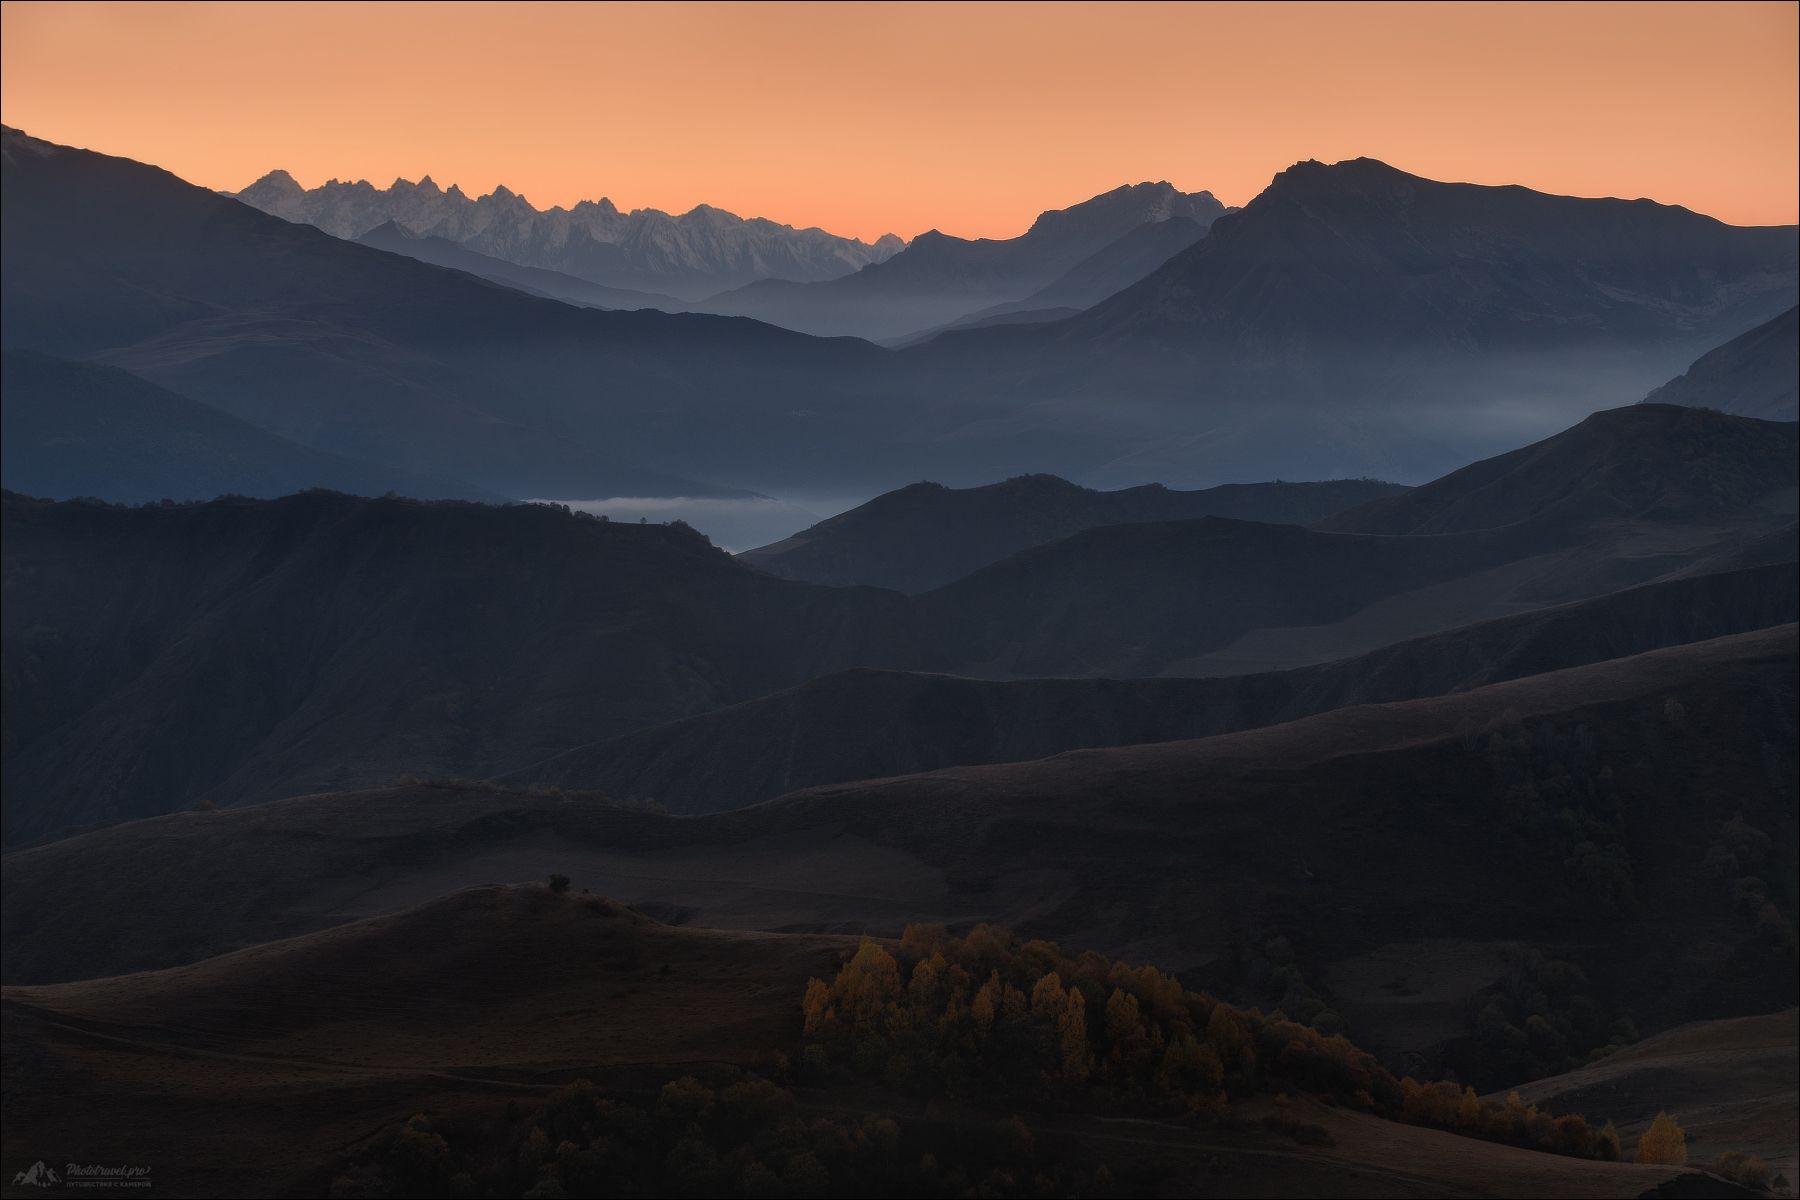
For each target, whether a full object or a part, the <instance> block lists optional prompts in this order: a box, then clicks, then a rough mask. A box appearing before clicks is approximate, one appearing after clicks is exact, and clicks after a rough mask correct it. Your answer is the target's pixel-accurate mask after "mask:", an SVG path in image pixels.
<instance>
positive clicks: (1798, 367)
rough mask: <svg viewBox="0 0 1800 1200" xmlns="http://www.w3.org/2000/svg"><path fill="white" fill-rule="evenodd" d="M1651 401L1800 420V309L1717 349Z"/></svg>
mask: <svg viewBox="0 0 1800 1200" xmlns="http://www.w3.org/2000/svg"><path fill="white" fill-rule="evenodd" d="M1645 403H1647V404H1686V405H1689V406H1691V407H1694V408H1716V409H1718V410H1719V411H1720V412H1728V413H1736V414H1737V415H1738V416H1740V417H1761V418H1762V419H1763V420H1765V421H1793V420H1800V308H1790V309H1788V310H1787V311H1786V312H1784V313H1782V314H1781V315H1780V316H1779V317H1776V318H1775V319H1774V320H1772V321H1769V322H1768V323H1766V324H1763V325H1758V326H1757V327H1756V328H1755V329H1752V330H1750V332H1748V333H1745V334H1743V335H1741V336H1739V337H1735V338H1733V339H1731V340H1730V341H1729V342H1726V343H1725V344H1724V345H1723V346H1720V347H1719V348H1718V349H1717V350H1709V351H1707V352H1706V353H1705V354H1703V355H1701V356H1700V358H1699V359H1697V360H1696V361H1695V363H1694V365H1693V366H1691V367H1689V368H1688V369H1687V372H1686V373H1685V374H1683V375H1681V376H1679V377H1678V378H1675V379H1671V380H1670V381H1669V382H1668V383H1665V384H1664V385H1663V386H1661V387H1659V388H1657V389H1656V390H1655V391H1654V392H1651V393H1650V394H1649V395H1648V396H1647V397H1645Z"/></svg>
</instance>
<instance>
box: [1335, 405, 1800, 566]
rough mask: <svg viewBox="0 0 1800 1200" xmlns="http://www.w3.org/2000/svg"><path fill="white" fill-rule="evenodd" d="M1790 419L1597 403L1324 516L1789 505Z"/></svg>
mask: <svg viewBox="0 0 1800 1200" xmlns="http://www.w3.org/2000/svg"><path fill="white" fill-rule="evenodd" d="M1797 449H1800V434H1797V430H1796V426H1794V425H1792V424H1789V423H1777V422H1772V421H1758V420H1755V419H1753V418H1747V417H1732V416H1726V415H1722V414H1719V413H1715V412H1698V411H1695V410H1693V409H1684V408H1680V407H1677V406H1675V405H1663V404H1639V405H1635V406H1632V407H1628V408H1617V409H1613V410H1612V411H1610V412H1601V413H1595V414H1594V415H1593V416H1591V417H1589V418H1588V419H1587V420H1585V421H1583V422H1581V424H1579V425H1577V426H1575V427H1574V428H1573V429H1569V430H1566V431H1564V432H1563V433H1559V434H1557V435H1556V436H1555V437H1552V438H1546V439H1545V440H1544V441H1541V442H1538V443H1536V444H1534V445H1530V446H1526V447H1524V448H1523V449H1520V450H1515V451H1513V452H1512V453H1510V454H1502V455H1500V456H1498V457H1496V458H1491V459H1488V460H1486V461H1485V462H1478V463H1474V464H1472V465H1470V466H1467V467H1464V468H1463V469H1462V470H1460V471H1452V472H1451V473H1450V474H1448V475H1446V476H1444V477H1443V478H1442V479H1438V480H1434V481H1433V482H1431V483H1428V484H1425V485H1423V486H1421V487H1417V488H1413V489H1412V490H1411V491H1408V492H1404V493H1401V494H1399V495H1395V496H1386V497H1383V498H1381V499H1378V500H1374V501H1371V502H1370V503H1368V504H1366V505H1364V506H1363V507H1361V508H1356V509H1351V510H1349V511H1347V512H1342V513H1339V514H1337V515H1336V516H1331V517H1327V518H1325V519H1324V521H1323V522H1321V525H1322V527H1323V528H1326V529H1335V530H1340V531H1345V532H1351V533H1381V534H1394V533H1411V534H1418V533H1429V534H1438V533H1469V532H1473V531H1476V530H1492V529H1501V528H1504V527H1507V526H1512V525H1518V524H1521V523H1524V522H1534V523H1537V524H1540V525H1549V526H1562V525H1569V524H1580V523H1598V522H1602V521H1614V520H1616V521H1630V520H1646V519H1648V520H1655V521H1659V522H1671V521H1691V522H1696V523H1701V522H1705V521H1707V520H1711V519H1715V518H1717V517H1719V516H1720V515H1721V514H1741V513H1743V512H1745V511H1747V510H1754V509H1757V508H1764V509H1766V510H1768V511H1770V512H1784V513H1787V514H1789V515H1792V514H1793V512H1794V511H1795V499H1796V498H1795V493H1794V478H1793V474H1794V465H1793V460H1794V455H1795V452H1796V450H1797Z"/></svg>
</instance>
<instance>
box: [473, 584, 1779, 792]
mask: <svg viewBox="0 0 1800 1200" xmlns="http://www.w3.org/2000/svg"><path fill="white" fill-rule="evenodd" d="M1797 570H1800V568H1797V566H1796V564H1795V563H1793V562H1792V561H1789V562H1786V563H1780V564H1775V565H1771V566H1766V567H1756V568H1750V569H1746V570H1742V571H1730V572H1724V573H1721V574H1714V575H1702V576H1697V577H1693V578H1686V579H1676V580H1671V581H1669V582H1666V583H1658V584H1650V585H1647V586H1645V587H1641V588H1632V589H1629V590H1627V591H1623V592H1618V593H1615V594H1613V595H1609V596H1604V597H1601V598H1599V599H1595V600H1589V601H1586V602H1583V603H1579V604H1570V605H1563V606H1559V607H1555V608H1548V609H1543V610H1540V611H1537V612H1532V613H1526V614H1522V615H1520V616H1516V617H1506V618H1502V619H1500V620H1497V621H1489V622H1486V623H1484V624H1480V625H1474V626H1469V627H1466V628H1463V629H1454V630H1450V631H1448V632H1446V633H1440V634H1434V635H1432V636H1430V637H1425V638H1418V639H1414V640H1412V641H1406V642H1400V643H1398V644H1396V645H1393V646H1387V647H1383V648H1382V649H1380V650H1376V651H1372V652H1370V653H1368V654H1365V655H1361V656H1358V657H1356V658H1351V659H1345V660H1342V661H1340V662H1334V663H1327V664H1322V665H1320V666H1315V667H1303V668H1300V669H1298V670H1293V671H1283V672H1275V673H1271V674H1265V675H1249V676H1236V677H1227V678H1216V679H1135V680H1127V679H1030V680H1017V681H1010V682H996V681H988V680H978V679H969V678H962V677H958V676H953V675H924V674H908V673H904V672H895V671H870V670H858V671H850V672H846V673H843V674H839V675H828V676H826V677H824V678H823V679H817V680H813V681H812V682H810V683H805V684H802V685H801V686H799V687H797V688H791V689H789V690H787V691H783V692H777V693H775V694H774V695H771V696H764V697H760V698H758V699H755V700H750V701H746V702H745V703H743V704H737V705H732V706H731V707H728V708H723V709H719V710H717V711H714V712H709V713H704V714H702V715H700V716H697V717H689V718H687V719H686V720H682V721H676V722H673V723H671V724H669V725H664V726H660V727H658V728H655V729H649V730H645V731H643V732H641V733H630V734H625V735H622V736H620V737H616V738H611V739H608V740H606V741H601V742H596V743H594V744H592V745H588V746H582V747H579V748H577V749H574V750H570V751H567V752H566V753H563V754H559V755H557V756H555V757H554V758H551V759H548V760H546V761H545V762H542V763H539V764H537V765H535V766H533V767H531V768H529V769H527V770H524V771H520V772H517V773H516V774H514V775H512V776H510V777H509V778H508V780H507V781H506V782H508V783H510V784H513V785H515V786H550V787H557V788H564V789H569V790H574V791H595V792H600V793H602V794H605V795H609V796H614V797H617V798H619V799H621V800H644V799H653V800H655V801H656V802H657V803H658V804H660V805H661V806H662V807H664V808H666V809H668V810H670V811H672V812H677V813H697V812H718V811H722V810H725V809H730V808H738V807H742V806H743V805H747V804H756V803H760V802H761V801H764V800H768V799H772V798H774V797H776V796H779V795H781V794H783V793H785V792H790V791H793V790H795V789H798V788H807V787H814V786H817V785H820V784H828V783H844V782H848V781H851V780H856V779H872V778H876V777H880V776H886V775H904V774H910V773H913V772H917V771H932V770H938V769H941V768H944V767H954V766H966V765H973V764H977V763H997V762H1018V761H1024V760H1027V759H1034V758H1043V757H1046V756H1048V755H1051V754H1058V753H1061V752H1063V751H1065V750H1076V749H1082V748H1087V747H1096V746H1122V745H1130V744H1134V743H1143V742H1162V741H1173V740H1177V739H1181V738H1196V737H1206V736H1209V735H1212V734H1218V733H1228V732H1231V731H1233V730H1238V729H1249V728H1254V727H1257V726H1261V725H1274V724H1279V723H1280V722H1283V721H1292V720H1296V719H1298V718H1300V717H1304V716H1309V715H1311V714H1313V713H1318V712H1324V711H1326V710H1328V709H1333V708H1341V707H1344V706H1346V705H1352V704H1372V703H1385V702H1388V701H1394V700H1411V699H1415V698H1418V697H1422V696H1438V695H1446V694H1448V693H1451V692H1457V691H1464V690H1467V689H1468V688H1472V687H1480V686H1483V685H1486V684H1489V683H1497V682H1500V681H1503V680H1507V679H1517V678H1522V677H1524V676H1527V675H1534V674H1537V673H1539V672H1542V671H1553V670H1560V669H1562V668H1565V667H1573V666H1580V665H1583V664H1586V663H1591V662H1601V661H1604V660H1606V659H1609V658H1622V657H1624V656H1626V655H1630V654H1640V653H1642V652H1644V651H1646V650H1653V649H1658V648H1660V647H1663V646H1671V645H1679V644H1682V643H1685V642H1693V641H1702V640H1705V639H1708V638H1715V637H1721V636H1724V635H1727V634H1733V633H1745V632H1749V631H1751V630H1755V629H1761V628H1765V627H1767V626H1770V625H1783V624H1787V623H1790V622H1792V621H1795V620H1800V575H1797V574H1796V572H1797Z"/></svg>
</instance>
